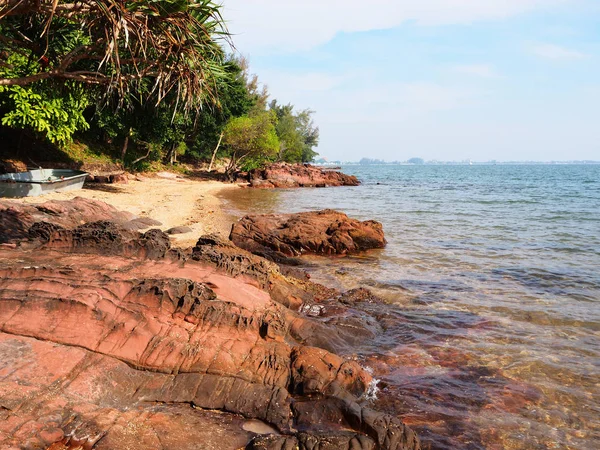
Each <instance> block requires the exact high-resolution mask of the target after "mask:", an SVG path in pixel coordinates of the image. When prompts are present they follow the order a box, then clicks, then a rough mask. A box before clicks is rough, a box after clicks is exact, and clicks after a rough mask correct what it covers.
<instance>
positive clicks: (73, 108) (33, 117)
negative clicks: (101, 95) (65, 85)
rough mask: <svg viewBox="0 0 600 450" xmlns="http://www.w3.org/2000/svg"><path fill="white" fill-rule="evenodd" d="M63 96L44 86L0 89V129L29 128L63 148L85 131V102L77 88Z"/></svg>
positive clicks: (4, 87) (84, 97) (2, 87)
mask: <svg viewBox="0 0 600 450" xmlns="http://www.w3.org/2000/svg"><path fill="white" fill-rule="evenodd" d="M70 87H71V89H68V90H67V92H61V91H59V90H56V89H51V88H50V87H49V86H48V85H47V84H38V85H35V86H25V87H22V86H0V109H1V110H4V111H7V112H6V113H5V114H3V115H2V120H1V123H2V125H5V126H9V127H12V128H22V129H24V128H30V129H32V130H34V131H36V132H37V133H39V134H40V135H42V136H45V137H46V138H47V139H48V140H49V141H50V142H52V143H54V144H61V145H64V144H66V143H67V142H69V141H71V139H72V137H73V134H74V133H75V132H77V131H80V130H86V129H87V128H89V125H88V123H87V121H86V120H85V118H84V115H83V112H84V110H85V108H86V107H87V106H88V104H89V101H88V98H87V97H86V95H85V93H84V91H83V89H82V88H81V86H77V85H75V84H74V83H73V86H70Z"/></svg>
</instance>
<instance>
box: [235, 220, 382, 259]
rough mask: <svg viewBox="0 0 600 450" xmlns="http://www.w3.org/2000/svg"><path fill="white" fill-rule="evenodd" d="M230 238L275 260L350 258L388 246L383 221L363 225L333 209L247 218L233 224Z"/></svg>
mask: <svg viewBox="0 0 600 450" xmlns="http://www.w3.org/2000/svg"><path fill="white" fill-rule="evenodd" d="M229 239H231V241H232V242H233V243H234V244H235V245H237V246H238V247H241V248H243V249H245V250H248V251H250V252H252V253H256V254H261V255H262V256H266V257H269V255H271V254H273V259H276V258H281V257H282V256H283V257H286V256H287V257H290V256H300V255H302V254H305V253H312V254H317V255H347V254H352V253H358V252H361V251H364V250H369V249H373V248H383V247H385V244H386V241H385V238H384V235H383V227H382V225H381V224H380V223H379V222H376V221H374V220H367V221H364V222H360V221H358V220H356V219H351V218H349V217H348V216H347V215H346V214H344V213H341V212H338V211H333V210H330V209H326V210H323V211H316V212H305V213H296V214H266V215H253V216H246V217H243V218H242V219H241V220H240V221H238V222H237V223H235V224H234V225H233V227H232V229H231V234H230V235H229Z"/></svg>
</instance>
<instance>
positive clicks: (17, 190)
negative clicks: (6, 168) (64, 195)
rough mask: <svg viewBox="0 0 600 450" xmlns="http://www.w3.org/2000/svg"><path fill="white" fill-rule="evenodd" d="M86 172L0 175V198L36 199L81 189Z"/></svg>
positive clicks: (48, 170)
mask: <svg viewBox="0 0 600 450" xmlns="http://www.w3.org/2000/svg"><path fill="white" fill-rule="evenodd" d="M87 176H88V173H87V172H82V171H81V170H70V169H42V168H39V169H34V170H29V171H28V172H19V173H7V174H4V175H0V197H37V196H38V195H42V194H48V193H50V192H64V191H74V190H77V189H81V188H82V187H83V183H84V182H85V178H86V177H87Z"/></svg>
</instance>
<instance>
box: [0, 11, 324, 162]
mask: <svg viewBox="0 0 600 450" xmlns="http://www.w3.org/2000/svg"><path fill="white" fill-rule="evenodd" d="M0 3H1V2H0ZM8 4H9V5H10V6H11V7H10V8H3V9H0V123H1V124H2V125H4V126H7V127H11V128H16V129H29V130H33V131H34V132H35V134H36V135H37V136H39V137H42V138H44V139H46V140H47V141H49V142H51V143H54V144H58V145H60V146H65V144H68V143H69V142H70V141H71V140H72V139H73V138H74V137H77V136H79V137H81V138H84V139H85V140H86V141H87V142H92V141H95V142H96V143H98V145H96V146H94V147H95V148H101V149H106V152H107V154H110V155H111V157H114V158H120V159H121V162H122V163H123V164H124V165H126V166H130V167H131V166H136V167H138V168H144V167H145V168H148V167H153V165H156V164H157V163H160V162H162V161H167V162H171V163H173V162H174V161H176V159H177V157H182V158H184V159H185V161H190V160H194V159H196V160H198V159H205V160H208V159H210V158H211V156H213V155H216V156H217V157H228V158H230V167H229V169H228V170H229V171H231V170H234V169H236V168H242V169H246V170H247V169H251V168H255V167H259V166H261V165H262V164H264V163H265V162H268V161H276V160H285V161H289V162H307V161H311V160H312V159H313V158H314V157H315V156H316V152H315V151H314V150H313V149H314V147H316V146H317V144H318V139H319V130H318V128H317V127H315V126H314V124H313V121H312V114H313V112H312V111H310V110H304V111H299V112H297V111H294V107H293V106H292V105H285V106H281V105H278V104H277V102H276V101H273V102H271V104H270V105H267V100H268V97H269V95H268V92H267V89H266V87H264V86H262V85H261V84H260V83H259V81H258V77H257V76H256V75H250V74H249V72H248V63H247V61H246V60H245V59H244V58H238V57H234V56H229V57H227V56H226V55H225V53H224V51H223V48H222V46H221V45H220V43H221V42H222V40H223V39H225V40H227V38H228V33H227V31H226V29H225V26H224V21H223V19H222V17H221V15H220V10H221V6H219V5H218V4H217V3H213V1H212V0H199V1H196V0H140V1H135V2H122V1H117V0H94V1H92V2H70V1H66V0H58V1H54V0H42V1H37V2H21V1H18V0H9V2H8ZM84 132H85V133H84ZM219 146H220V147H219ZM217 150H220V151H219V152H218V153H217Z"/></svg>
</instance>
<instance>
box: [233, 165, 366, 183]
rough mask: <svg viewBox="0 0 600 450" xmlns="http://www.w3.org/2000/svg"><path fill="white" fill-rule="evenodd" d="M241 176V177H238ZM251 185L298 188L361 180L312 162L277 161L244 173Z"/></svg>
mask: <svg viewBox="0 0 600 450" xmlns="http://www.w3.org/2000/svg"><path fill="white" fill-rule="evenodd" d="M238 178H240V177H238ZM243 178H245V179H246V180H247V181H248V182H249V183H250V186H251V187H255V188H263V189H264V188H297V187H330V186H358V185H359V184H360V182H359V181H358V178H356V177H355V176H353V175H346V174H344V173H342V172H338V171H333V170H326V169H322V168H320V167H315V166H312V165H310V164H288V163H275V164H271V165H270V166H267V167H266V168H264V169H254V170H251V171H250V172H248V173H247V174H245V173H244V176H243Z"/></svg>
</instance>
